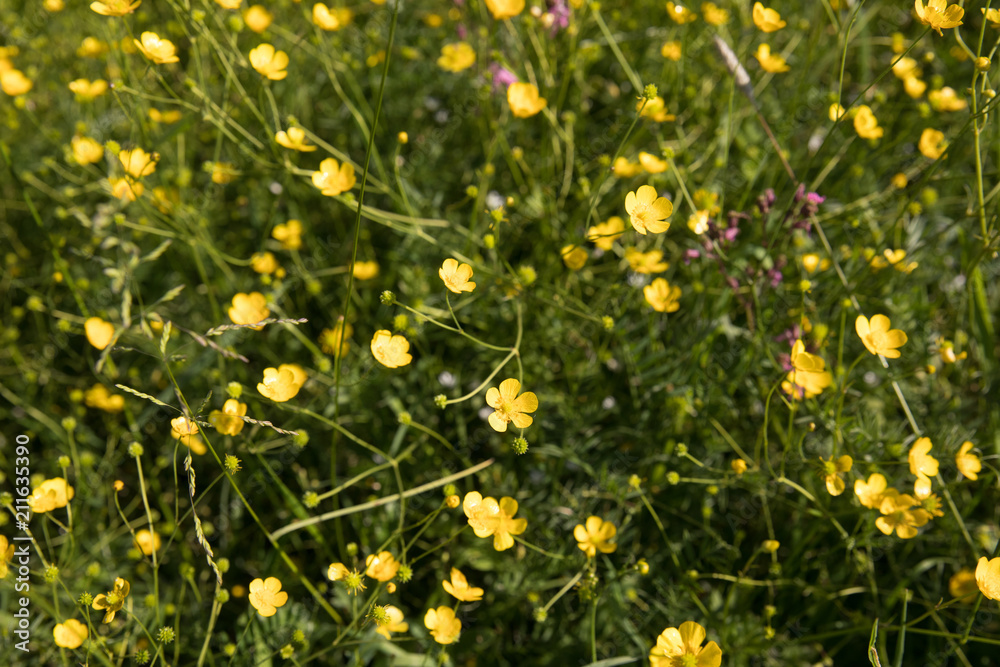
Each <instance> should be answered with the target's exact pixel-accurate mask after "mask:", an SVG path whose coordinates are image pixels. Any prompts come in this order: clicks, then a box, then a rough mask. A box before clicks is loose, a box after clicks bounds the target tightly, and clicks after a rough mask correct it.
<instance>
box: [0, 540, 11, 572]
mask: <svg viewBox="0 0 1000 667" xmlns="http://www.w3.org/2000/svg"><path fill="white" fill-rule="evenodd" d="M12 560H14V545H13V544H11V543H10V542H9V541H8V540H7V538H6V537H5V536H3V535H0V579H6V578H7V572H8V569H9V567H8V564H9V563H10V562H11V561H12Z"/></svg>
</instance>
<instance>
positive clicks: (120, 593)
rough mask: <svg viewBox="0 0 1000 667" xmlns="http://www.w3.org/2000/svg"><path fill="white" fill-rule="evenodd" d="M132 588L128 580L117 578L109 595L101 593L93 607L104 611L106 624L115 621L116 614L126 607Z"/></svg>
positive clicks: (95, 599)
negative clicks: (126, 600) (126, 599)
mask: <svg viewBox="0 0 1000 667" xmlns="http://www.w3.org/2000/svg"><path fill="white" fill-rule="evenodd" d="M130 588H131V587H130V586H129V583H128V582H127V581H126V580H124V579H122V578H121V577H117V578H116V579H115V586H114V588H112V589H111V590H110V591H108V592H107V594H104V593H101V594H100V595H98V596H97V597H95V598H94V603H93V604H92V605H91V606H92V607H93V608H94V609H97V610H101V609H103V610H104V620H103V622H104V623H110V622H111V621H113V620H115V614H116V613H117V612H119V611H121V608H122V607H123V606H124V605H125V598H127V597H128V593H129V590H130Z"/></svg>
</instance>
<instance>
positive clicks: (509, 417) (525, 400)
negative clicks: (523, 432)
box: [486, 378, 538, 433]
mask: <svg viewBox="0 0 1000 667" xmlns="http://www.w3.org/2000/svg"><path fill="white" fill-rule="evenodd" d="M519 391H521V383H520V382H518V381H517V380H515V379H514V378H507V379H506V380H504V381H503V382H501V383H500V388H499V389H497V388H496V387H490V388H489V389H488V390H487V391H486V404H487V405H489V406H490V407H491V408H493V414H491V415H490V417H489V422H490V426H492V427H493V430H494V431H497V432H498V433H503V432H505V431H506V430H507V424H510V423H512V422H513V424H514V426H516V427H517V428H528V427H529V426H531V422H532V421H533V419H532V417H531V415H529V414H527V413H529V412H534V411H535V410H537V409H538V397H537V396H535V392H533V391H526V392H524V393H523V394H521V395H520V396H518V395H517V394H518V392H519Z"/></svg>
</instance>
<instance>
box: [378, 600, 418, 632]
mask: <svg viewBox="0 0 1000 667" xmlns="http://www.w3.org/2000/svg"><path fill="white" fill-rule="evenodd" d="M385 613H386V616H388V617H389V621H388V622H387V623H382V624H380V625H379V626H378V627H377V628H375V632H377V633H379V634H380V635H382V636H383V637H385V638H386V639H392V634H391V633H393V632H406V631H407V630H409V629H410V624H409V623H404V622H403V612H402V611H401V610H400V609H399V607H395V606H393V605H391V604H387V605H386V606H385Z"/></svg>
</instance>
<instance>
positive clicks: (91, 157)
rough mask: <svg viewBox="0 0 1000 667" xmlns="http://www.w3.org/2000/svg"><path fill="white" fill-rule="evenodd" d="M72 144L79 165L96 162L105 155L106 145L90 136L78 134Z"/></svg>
mask: <svg viewBox="0 0 1000 667" xmlns="http://www.w3.org/2000/svg"><path fill="white" fill-rule="evenodd" d="M70 145H71V146H72V149H73V159H74V160H75V161H76V163H77V164H79V165H88V164H94V163H96V162H100V160H101V158H102V157H104V146H102V145H101V144H99V143H98V142H97V141H95V140H93V139H91V138H90V137H81V136H80V135H76V136H75V137H73V139H72V141H71V144H70Z"/></svg>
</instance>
